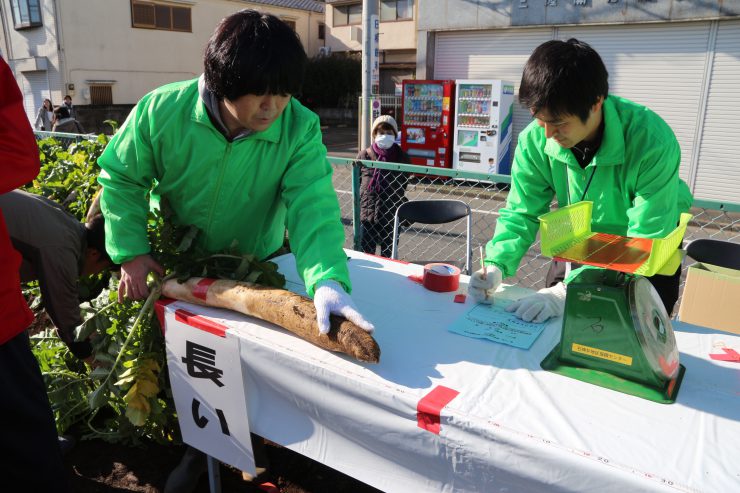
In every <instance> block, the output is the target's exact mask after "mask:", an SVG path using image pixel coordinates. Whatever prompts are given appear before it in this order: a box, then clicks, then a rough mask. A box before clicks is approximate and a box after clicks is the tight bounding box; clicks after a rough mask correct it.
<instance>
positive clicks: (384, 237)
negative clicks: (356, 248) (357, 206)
mask: <svg viewBox="0 0 740 493" xmlns="http://www.w3.org/2000/svg"><path fill="white" fill-rule="evenodd" d="M361 245H362V251H363V252H365V253H370V254H372V255H375V249H376V248H377V247H378V245H380V256H381V257H386V258H390V257H391V254H392V253H393V221H392V220H391V221H378V222H370V221H362V242H361Z"/></svg>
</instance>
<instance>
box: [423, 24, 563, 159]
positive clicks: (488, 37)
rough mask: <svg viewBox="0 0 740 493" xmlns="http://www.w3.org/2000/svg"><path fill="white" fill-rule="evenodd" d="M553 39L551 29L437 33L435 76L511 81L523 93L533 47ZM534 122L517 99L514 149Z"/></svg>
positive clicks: (515, 105) (437, 77) (439, 77)
mask: <svg viewBox="0 0 740 493" xmlns="http://www.w3.org/2000/svg"><path fill="white" fill-rule="evenodd" d="M549 39H552V29H551V28H537V29H501V30H497V31H465V32H450V33H437V38H436V43H435V45H436V46H435V49H434V78H435V79H501V80H507V81H510V82H513V83H514V86H515V87H514V91H515V95H516V94H519V82H520V81H521V79H522V70H523V69H524V64H525V63H526V62H527V59H528V58H529V55H531V54H532V50H534V49H535V48H536V47H537V46H538V45H540V44H542V43H544V42H545V41H547V40H549ZM515 101H516V100H515ZM531 121H532V116H531V115H530V114H529V110H527V109H525V108H522V107H521V105H519V104H518V103H516V102H515V103H514V135H513V137H514V138H513V141H512V143H511V145H512V149H513V148H515V147H516V141H517V138H518V136H519V132H521V131H522V130H524V127H526V126H527V125H528V124H529V122H531Z"/></svg>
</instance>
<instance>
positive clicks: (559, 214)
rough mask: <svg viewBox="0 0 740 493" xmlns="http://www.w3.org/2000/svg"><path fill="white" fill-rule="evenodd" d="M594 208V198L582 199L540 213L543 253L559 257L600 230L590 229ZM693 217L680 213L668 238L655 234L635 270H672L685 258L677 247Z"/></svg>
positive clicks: (648, 273) (649, 273) (648, 272)
mask: <svg viewBox="0 0 740 493" xmlns="http://www.w3.org/2000/svg"><path fill="white" fill-rule="evenodd" d="M592 212H593V202H587V201H583V202H577V203H575V204H572V205H569V206H566V207H561V208H559V209H557V210H554V211H552V212H548V213H547V214H543V215H541V216H540V217H539V220H540V242H541V248H542V254H543V255H545V256H547V257H557V256H558V255H559V254H560V253H561V252H563V251H565V250H567V249H568V248H570V247H572V246H574V245H577V244H578V243H580V242H582V241H585V240H587V239H588V238H590V237H591V236H593V235H594V234H597V233H594V232H592V231H591V214H592ZM691 217H692V216H691V214H686V213H683V214H681V218H680V220H679V224H678V226H677V227H676V229H674V230H673V231H671V233H670V234H668V236H666V237H665V238H654V239H653V241H652V246H651V248H650V256H649V257H648V259H647V260H646V261H645V262H644V263H643V264H642V265H641V266H640V267H639V268H638V269H637V270H635V272H634V273H635V274H638V275H642V276H648V277H649V276H653V275H655V274H664V275H670V274H673V273H674V272H675V271H676V269H677V268H678V265H679V264H680V263H681V259H682V258H683V254H682V252H681V250H679V249H678V247H679V246H680V245H681V240H682V239H683V237H684V233H685V232H686V226H687V224H688V223H689V221H690V220H691Z"/></svg>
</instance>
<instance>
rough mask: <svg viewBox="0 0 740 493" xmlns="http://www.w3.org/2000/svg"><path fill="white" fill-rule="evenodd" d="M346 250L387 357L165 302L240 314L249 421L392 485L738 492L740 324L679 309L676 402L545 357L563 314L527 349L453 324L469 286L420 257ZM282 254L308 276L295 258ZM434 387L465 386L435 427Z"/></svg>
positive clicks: (359, 296)
mask: <svg viewBox="0 0 740 493" xmlns="http://www.w3.org/2000/svg"><path fill="white" fill-rule="evenodd" d="M348 254H349V255H351V256H352V259H351V260H350V262H349V265H350V270H351V275H352V283H353V286H354V291H353V293H352V296H353V299H354V300H355V303H356V304H357V306H358V308H359V309H360V311H361V312H362V313H363V314H364V315H366V316H367V317H368V318H369V319H370V320H371V321H372V322H373V323H374V324H375V326H376V332H375V338H376V340H377V341H378V343H379V345H380V347H381V358H380V363H379V364H378V365H368V364H362V363H358V362H356V361H354V360H352V359H351V358H350V357H347V356H344V355H340V354H334V353H329V352H327V351H324V350H322V349H319V348H317V347H315V346H313V345H311V344H309V343H307V342H305V341H303V340H301V339H299V338H297V337H295V336H293V335H292V334H290V333H288V332H286V331H284V330H282V329H278V328H275V327H274V326H270V325H269V324H266V323H264V322H261V321H257V320H254V319H251V318H249V317H245V316H241V315H239V314H236V313H233V312H228V311H225V310H216V309H207V308H203V307H196V306H194V305H189V304H186V303H180V302H178V303H175V304H173V305H170V306H169V307H168V309H169V310H174V309H176V308H178V307H187V309H188V310H189V311H191V312H196V313H199V314H202V315H205V316H207V317H209V318H212V319H213V320H216V321H218V322H219V323H222V324H224V325H226V326H227V327H229V330H228V335H229V336H234V337H233V339H228V338H227V340H234V341H238V344H239V351H240V354H241V365H242V373H243V376H244V391H245V395H246V401H247V408H248V409H247V410H246V411H245V412H246V414H247V415H248V416H249V424H250V428H251V430H252V431H253V432H255V433H257V434H259V435H262V436H264V437H266V438H268V439H270V440H273V441H275V442H277V443H280V444H282V445H284V446H286V447H288V448H290V449H292V450H295V451H297V452H299V453H301V454H303V455H306V456H308V457H310V458H312V459H315V460H318V461H320V462H322V463H324V464H327V465H328V466H330V467H333V468H335V469H337V470H340V471H342V472H344V473H346V474H349V475H350V476H353V477H355V478H357V479H359V480H361V481H364V482H365V483H368V484H370V485H372V486H374V487H376V488H379V489H381V490H383V491H388V492H396V491H397V492H404V493H406V492H409V491H414V492H423V491H430V492H453V491H454V492H467V491H470V492H474V491H475V492H518V491H521V492H540V491H542V492H559V491H574V492H593V491H599V492H618V493H625V492H631V491H686V492H698V491H702V492H730V491H740V460H738V457H740V371H738V368H739V367H738V364H737V363H729V362H718V361H713V360H711V359H710V358H709V356H708V355H709V353H712V352H719V350H717V349H716V346H720V345H727V346H730V347H734V348H735V349H740V337H737V336H733V335H731V334H727V333H721V332H716V331H712V330H709V329H703V328H699V327H694V326H691V325H686V324H681V323H675V324H674V330H675V331H676V338H677V341H678V347H679V350H680V352H681V363H682V364H684V365H685V366H686V376H685V377H684V380H683V384H682V386H681V390H680V392H679V395H678V400H677V402H676V403H675V404H672V405H665V404H657V403H654V402H651V401H647V400H643V399H639V398H636V397H633V396H629V395H624V394H620V393H618V392H614V391H611V390H607V389H603V388H601V387H596V386H593V385H590V384H587V383H584V382H580V381H576V380H572V379H568V378H566V377H562V376H560V375H556V374H553V373H549V372H546V371H543V370H542V369H541V368H540V366H539V363H540V361H541V360H542V359H543V358H544V357H545V356H546V355H547V354H548V352H549V351H550V350H551V349H552V348H553V347H554V346H555V344H556V342H557V341H558V339H559V337H560V320H554V321H552V322H550V323H549V324H548V326H547V327H546V329H545V331H544V332H543V334H542V335H541V336H540V337H539V338H538V339H537V340H536V341H535V343H534V344H533V346H532V347H531V348H530V349H529V350H522V349H517V348H514V347H511V346H506V345H501V344H496V343H493V342H489V341H485V340H478V339H471V338H467V337H463V336H460V335H456V334H453V333H450V332H448V331H447V327H448V326H449V324H451V323H452V322H453V321H454V320H455V319H457V318H458V317H459V316H460V315H461V314H462V313H463V312H464V311H466V310H468V309H469V308H470V306H471V305H470V303H471V300H470V299H469V300H468V302H467V303H466V304H458V303H453V302H452V298H453V296H454V293H433V292H430V291H427V290H425V289H424V288H423V287H421V286H419V285H418V284H415V283H413V282H411V281H409V280H408V279H407V278H406V276H407V275H409V274H418V273H419V272H420V269H421V268H420V267H418V266H411V265H404V264H401V263H398V262H392V261H388V260H384V259H380V258H377V257H371V256H366V255H364V254H360V253H357V252H348ZM277 263H278V264H279V265H280V267H281V271H282V272H283V273H284V274H286V276H287V277H288V279H289V280H291V281H293V282H299V281H298V276H297V274H296V273H295V264H294V260H293V258H292V257H291V256H284V257H280V258H279V259H277ZM291 285H292V284H291ZM526 293H527V291H526V290H523V289H520V288H516V287H504V288H503V291H502V292H500V293H499V294H498V295H499V296H502V297H505V298H509V299H515V298H518V297H520V296H522V295H524V294H526ZM437 386H444V387H447V388H450V389H453V390H455V391H457V392H459V395H457V396H456V397H455V398H454V399H452V400H451V401H450V402H449V404H447V405H446V406H445V407H444V408H443V409H442V411H441V418H440V421H441V423H440V425H441V426H440V431H439V434H435V433H432V432H430V431H427V430H425V429H422V428H420V427H419V426H418V424H417V404H418V402H419V401H420V400H421V399H422V398H424V396H426V395H427V394H428V393H429V392H430V391H432V390H433V389H435V388H436V387H437Z"/></svg>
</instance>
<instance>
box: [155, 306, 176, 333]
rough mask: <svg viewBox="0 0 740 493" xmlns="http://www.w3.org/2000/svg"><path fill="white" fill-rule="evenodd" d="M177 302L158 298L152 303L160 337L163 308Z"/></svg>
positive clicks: (162, 328) (162, 326)
mask: <svg viewBox="0 0 740 493" xmlns="http://www.w3.org/2000/svg"><path fill="white" fill-rule="evenodd" d="M175 301H177V300H173V299H170V298H160V299H158V300H157V301H155V302H154V313H155V314H156V315H157V320H159V328H160V330H161V331H162V335H164V329H165V327H164V307H165V306H167V305H169V304H170V303H174V302H175Z"/></svg>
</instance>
